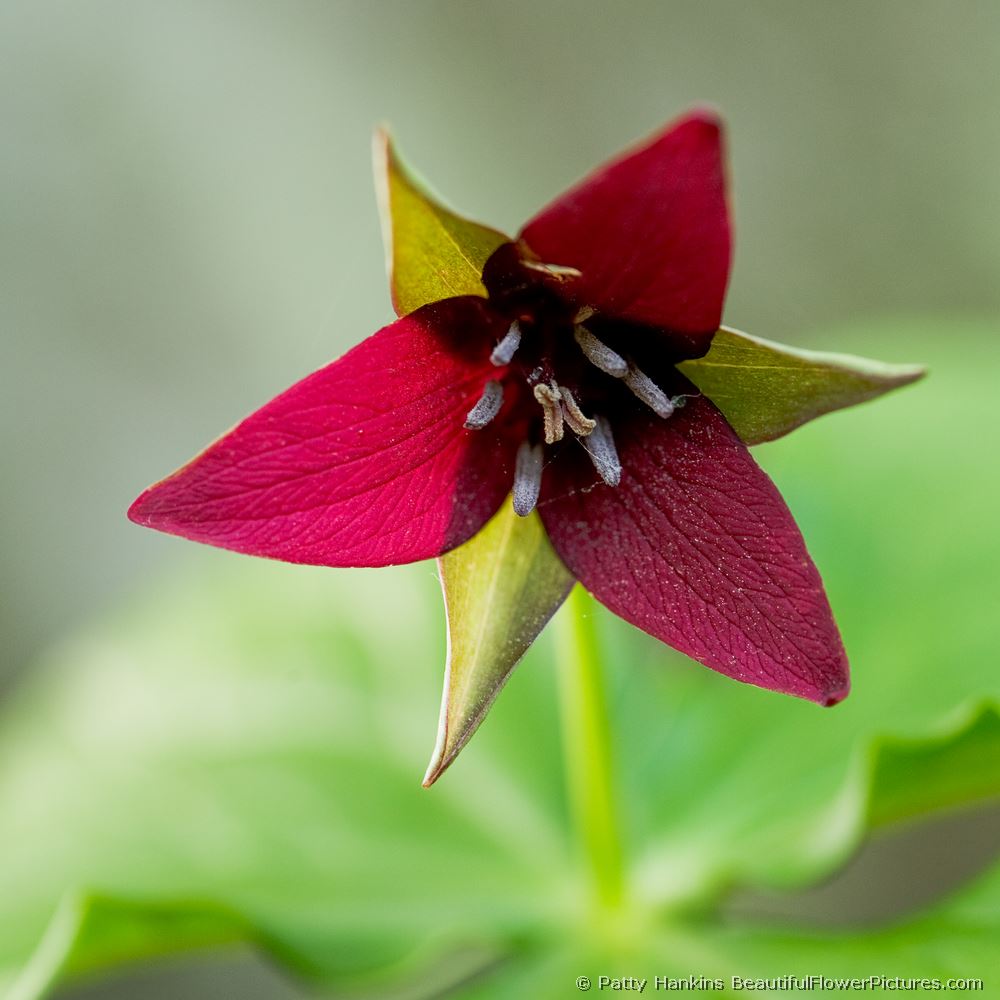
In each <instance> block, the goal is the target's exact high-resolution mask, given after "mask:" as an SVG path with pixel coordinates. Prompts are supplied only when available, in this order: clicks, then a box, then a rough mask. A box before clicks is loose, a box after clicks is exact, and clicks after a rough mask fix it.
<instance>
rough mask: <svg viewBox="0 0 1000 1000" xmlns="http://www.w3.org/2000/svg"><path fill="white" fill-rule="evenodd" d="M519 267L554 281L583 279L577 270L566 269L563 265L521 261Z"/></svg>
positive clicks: (573, 268)
mask: <svg viewBox="0 0 1000 1000" xmlns="http://www.w3.org/2000/svg"><path fill="white" fill-rule="evenodd" d="M521 266H522V267H526V268H528V270H529V271H539V272H540V273H541V274H545V275H548V276H549V277H550V278H555V279H556V281H566V280H567V279H568V278H581V277H583V275H582V274H581V273H580V272H579V270H577V268H575V267H567V266H566V265H565V264H543V263H542V262H541V261H540V260H522V261H521Z"/></svg>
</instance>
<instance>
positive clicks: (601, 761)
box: [558, 586, 625, 909]
mask: <svg viewBox="0 0 1000 1000" xmlns="http://www.w3.org/2000/svg"><path fill="white" fill-rule="evenodd" d="M558 621H559V624H560V631H559V643H558V661H559V690H560V708H561V714H562V731H563V757H564V767H565V771H566V784H567V789H568V794H569V807H570V816H571V818H572V821H573V827H574V829H575V830H576V833H577V836H578V837H579V840H580V848H581V851H582V853H583V855H584V859H585V861H586V864H587V867H588V869H589V872H590V876H591V881H592V887H593V891H594V898H595V901H596V902H597V903H598V904H600V906H601V907H603V908H606V909H614V908H617V907H619V906H620V905H621V904H622V902H623V901H624V897H625V874H624V865H623V861H622V846H621V837H620V834H619V830H618V811H617V806H618V803H617V800H616V796H615V790H614V774H613V767H612V762H611V730H610V724H609V721H608V702H607V691H606V687H605V682H604V675H603V673H602V670H601V663H600V650H599V645H598V639H597V630H596V629H595V627H594V605H593V602H592V601H591V600H590V598H589V597H588V596H587V594H586V592H585V591H584V590H583V588H582V587H579V586H577V587H575V588H574V589H573V592H572V593H571V594H570V596H569V599H568V601H567V602H566V608H565V610H564V611H563V613H562V614H561V615H560V616H559V619H558Z"/></svg>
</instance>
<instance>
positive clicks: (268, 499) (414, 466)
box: [129, 296, 516, 566]
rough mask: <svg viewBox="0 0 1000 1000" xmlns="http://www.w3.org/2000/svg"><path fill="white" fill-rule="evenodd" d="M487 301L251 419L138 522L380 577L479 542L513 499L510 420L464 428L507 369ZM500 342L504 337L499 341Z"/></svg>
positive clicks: (357, 351)
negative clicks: (490, 384) (380, 570)
mask: <svg viewBox="0 0 1000 1000" xmlns="http://www.w3.org/2000/svg"><path fill="white" fill-rule="evenodd" d="M496 322H497V321H496V320H495V318H493V316H492V314H491V313H490V311H489V308H488V306H487V305H486V303H485V301H484V300H483V299H480V298H476V297H472V296H470V297H466V298H456V299H449V300H446V301H444V302H438V303H434V304H432V305H429V306H425V307H424V308H423V309H419V310H417V311H416V312H414V313H411V314H410V315H409V316H407V317H405V318H403V319H400V320H398V321H397V322H395V323H393V324H391V325H390V326H387V327H385V328H384V329H383V330H380V331H379V332H378V333H376V334H374V335H373V336H371V337H369V338H368V340H366V341H364V342H363V343H362V344H360V345H359V346H357V347H355V348H354V349H353V350H352V351H350V352H349V353H348V354H346V355H345V356H344V357H342V358H341V359H340V360H339V361H335V362H333V363H332V364H330V365H327V366H326V367H325V368H322V369H320V370H319V371H318V372H315V373H314V374H312V375H310V376H309V377H308V378H305V379H303V380H302V381H301V382H299V383H298V384H297V385H294V386H293V387H292V388H291V389H289V390H288V391H287V392H285V393H283V394H282V395H280V396H278V397H277V398H276V399H274V400H272V401H271V402H270V403H268V404H267V405H266V406H264V407H262V408H261V409H260V410H258V411H257V412H256V413H254V414H252V415H251V416H249V417H248V418H247V419H246V420H244V421H243V423H241V424H240V425H239V426H238V427H236V428H235V430H233V431H230V433H228V434H227V435H225V436H224V437H223V438H221V439H220V440H218V441H216V442H215V444H213V445H211V447H209V448H208V449H207V450H206V451H205V452H203V453H202V454H201V455H199V456H198V457H197V458H195V459H194V460H193V461H192V462H190V463H189V464H188V465H186V466H184V467H183V468H182V469H180V470H179V471H177V472H175V473H174V474H173V475H172V476H170V477H168V478H167V479H164V480H163V481H162V482H161V483H158V484H157V485H156V486H153V487H151V488H150V489H148V490H147V491H146V492H145V493H143V494H142V496H140V497H139V499H138V500H136V502H135V503H134V504H133V505H132V508H131V509H130V510H129V517H130V518H131V519H132V520H133V521H136V522H137V523H139V524H144V525H148V526H149V527H152V528H158V529H159V530H161V531H166V532H169V533H171V534H175V535H183V536H184V537H185V538H190V539H193V540H195V541H198V542H207V543H208V544H210V545H218V546H220V547H221V548H225V549H233V550H234V551H237V552H246V553H249V554H251V555H257V556H268V557H271V558H274V559H284V560H286V561H288V562H297V563H313V564H318V565H324V566H383V565H387V564H391V563H403V562H413V561H415V560H418V559H425V558H429V557H432V556H437V555H440V554H441V553H443V552H446V551H447V550H449V549H451V548H454V547H455V546H456V545H459V544H461V543H462V542H464V541H466V540H467V539H468V538H470V537H471V536H472V535H473V534H475V533H476V531H478V530H479V528H480V527H482V525H483V524H485V523H486V521H487V520H488V519H489V518H490V517H491V516H492V515H493V514H494V513H495V512H496V510H497V509H498V507H499V506H500V504H501V503H502V502H503V499H504V497H505V496H506V495H507V492H508V491H509V489H510V484H511V481H512V477H513V455H514V449H515V448H516V441H513V440H512V439H510V438H509V437H506V436H504V435H503V434H502V430H501V429H502V428H503V427H504V426H505V425H509V424H510V421H505V420H496V421H494V423H493V424H492V425H490V426H489V427H487V428H485V429H484V430H481V431H469V430H466V429H464V427H463V423H464V421H465V417H466V414H467V413H468V411H469V409H470V407H471V406H472V405H473V404H474V403H475V402H476V400H477V399H478V398H479V395H480V393H481V392H482V390H483V387H484V385H485V383H486V381H487V380H488V379H491V378H495V377H496V374H497V369H496V368H494V367H493V365H492V364H490V361H489V354H490V350H491V348H492V346H493V345H494V343H495V342H496V340H497V337H498V335H499V334H498V331H497V329H496ZM500 332H502V331H500Z"/></svg>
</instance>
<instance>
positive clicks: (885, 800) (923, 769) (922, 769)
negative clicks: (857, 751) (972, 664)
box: [868, 705, 1000, 828]
mask: <svg viewBox="0 0 1000 1000" xmlns="http://www.w3.org/2000/svg"><path fill="white" fill-rule="evenodd" d="M870 788H871V791H870V799H871V801H870V804H869V806H868V825H869V826H871V827H873V828H874V827H880V826H886V825H888V824H890V823H899V822H902V821H904V820H908V819H911V818H913V817H915V816H924V815H927V814H928V813H931V812H935V811H937V810H941V809H948V808H954V807H956V806H968V805H973V804H976V803H978V802H986V801H989V800H991V799H995V798H997V797H998V796H1000V715H998V714H997V709H996V707H995V706H994V705H987V706H985V707H984V708H983V709H982V710H981V711H980V712H977V713H976V714H974V715H973V716H972V717H971V718H970V719H968V720H966V721H965V722H964V724H963V725H961V726H960V727H958V728H957V729H956V730H955V731H952V732H945V733H942V734H941V735H940V736H938V737H937V738H935V737H933V736H928V737H927V738H925V739H919V740H917V739H907V740H900V739H894V740H885V741H884V742H883V743H882V744H881V746H879V747H878V752H877V754H875V756H874V761H873V765H872V777H871V780H870Z"/></svg>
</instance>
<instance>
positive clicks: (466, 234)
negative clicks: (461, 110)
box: [373, 128, 509, 316]
mask: <svg viewBox="0 0 1000 1000" xmlns="http://www.w3.org/2000/svg"><path fill="white" fill-rule="evenodd" d="M373 159H374V168H375V186H376V190H377V192H378V206H379V215H380V217H381V220H382V238H383V242H384V244H385V260H386V270H387V271H388V275H389V287H390V291H391V293H392V304H393V306H394V308H395V310H396V312H397V314H398V315H400V316H405V315H406V314H407V313H410V312H413V310H414V309H419V308H420V307H421V306H424V305H427V303H428V302H437V301H438V300H440V299H448V298H451V297H452V296H455V295H485V294H486V290H485V288H483V283H482V281H481V280H480V279H481V275H482V271H483V265H484V264H485V263H486V261H487V260H488V259H489V257H490V254H492V253H493V251H494V250H496V248H497V247H498V246H500V244H501V243H506V242H508V239H509V238H508V237H507V236H505V235H504V234H503V233H501V232H498V231H497V230H496V229H491V228H490V227H489V226H483V225H480V224H479V223H478V222H473V221H472V220H471V219H466V218H464V217H463V216H461V215H458V214H457V213H456V212H453V211H452V210H451V209H450V208H448V207H447V206H445V205H444V204H443V203H442V202H441V200H440V199H439V198H437V197H436V196H435V195H433V194H431V192H430V191H429V189H428V187H427V185H426V184H424V183H423V182H422V181H421V180H419V179H418V178H417V176H416V175H415V174H414V172H413V171H412V170H411V169H410V168H409V167H408V166H407V165H406V164H405V163H404V162H403V160H402V158H401V157H400V155H399V152H398V150H397V149H396V146H395V144H394V143H393V141H392V138H391V136H390V135H389V133H388V131H386V129H384V128H381V129H378V130H377V131H376V133H375V138H374V143H373Z"/></svg>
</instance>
